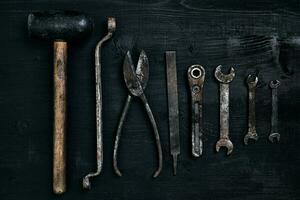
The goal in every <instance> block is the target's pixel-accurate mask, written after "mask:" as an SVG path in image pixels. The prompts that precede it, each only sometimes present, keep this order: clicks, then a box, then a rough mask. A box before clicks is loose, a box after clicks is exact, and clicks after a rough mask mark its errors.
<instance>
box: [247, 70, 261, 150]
mask: <svg viewBox="0 0 300 200" xmlns="http://www.w3.org/2000/svg"><path fill="white" fill-rule="evenodd" d="M253 78H254V80H253ZM257 82H258V77H257V76H254V75H251V74H249V75H248V78H247V84H248V89H249V96H248V97H249V110H248V112H249V117H248V133H247V134H246V135H245V137H244V143H245V145H248V140H249V139H253V140H258V136H257V132H256V121H255V89H256V85H257Z"/></svg>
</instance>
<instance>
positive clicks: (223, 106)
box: [215, 65, 235, 155]
mask: <svg viewBox="0 0 300 200" xmlns="http://www.w3.org/2000/svg"><path fill="white" fill-rule="evenodd" d="M221 67H222V66H221V65H219V66H218V67H217V68H216V70H215V77H216V79H217V80H218V81H219V82H220V139H219V140H218V142H217V144H216V151H217V152H219V150H220V148H221V147H226V148H227V155H229V154H231V152H232V150H233V144H232V142H231V141H230V139H229V83H230V82H231V81H232V80H233V78H234V77H235V71H234V68H233V67H231V68H230V73H229V74H223V73H222V71H221Z"/></svg>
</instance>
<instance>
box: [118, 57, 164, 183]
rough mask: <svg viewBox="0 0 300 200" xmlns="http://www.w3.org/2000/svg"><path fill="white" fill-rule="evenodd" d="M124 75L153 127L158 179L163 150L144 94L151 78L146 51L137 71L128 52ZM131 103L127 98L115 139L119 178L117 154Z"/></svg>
mask: <svg viewBox="0 0 300 200" xmlns="http://www.w3.org/2000/svg"><path fill="white" fill-rule="evenodd" d="M123 75H124V80H125V83H126V86H127V88H128V90H129V92H130V94H131V95H132V96H135V97H139V98H140V99H141V100H142V101H143V103H144V107H145V109H146V111H147V114H148V117H149V119H150V121H151V124H152V127H153V131H154V137H155V142H156V148H157V152H158V167H157V169H156V171H155V172H154V174H153V177H154V178H156V177H157V176H158V175H159V174H160V172H161V170H162V149H161V143H160V137H159V133H158V129H157V125H156V122H155V119H154V116H153V114H152V111H151V109H150V106H149V104H148V101H147V99H146V96H145V94H144V88H145V87H146V84H147V81H148V77H149V62H148V58H147V56H146V54H145V52H144V51H141V53H140V57H139V61H138V65H137V68H136V70H135V69H134V65H133V62H132V58H131V54H130V52H129V51H128V52H127V54H126V57H125V60H124V64H123ZM130 102H131V97H127V100H126V104H125V107H124V109H123V112H122V115H121V119H120V121H119V125H118V129H117V134H116V139H115V145H114V155H113V166H114V171H115V173H116V174H117V175H118V176H122V173H121V172H120V170H119V168H118V163H117V159H118V158H117V157H118V153H117V152H118V147H119V142H120V137H121V131H122V125H123V123H124V120H125V117H126V114H127V111H128V108H129V105H130Z"/></svg>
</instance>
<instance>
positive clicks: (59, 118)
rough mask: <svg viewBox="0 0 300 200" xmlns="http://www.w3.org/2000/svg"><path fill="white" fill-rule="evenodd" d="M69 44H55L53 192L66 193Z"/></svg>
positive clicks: (58, 42)
mask: <svg viewBox="0 0 300 200" xmlns="http://www.w3.org/2000/svg"><path fill="white" fill-rule="evenodd" d="M66 66H67V43H66V42H64V41H55V42H54V123H53V192H54V193H55V194H62V193H64V192H65V191H66V153H65V150H66V148H65V141H66V133H65V132H66V131H65V130H66V128H65V127H66V80H67V76H66V69H67V67H66Z"/></svg>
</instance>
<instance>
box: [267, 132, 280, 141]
mask: <svg viewBox="0 0 300 200" xmlns="http://www.w3.org/2000/svg"><path fill="white" fill-rule="evenodd" d="M275 138H276V139H277V142H279V140H280V134H279V133H271V134H270V135H269V140H270V142H272V143H274V142H275Z"/></svg>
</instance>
